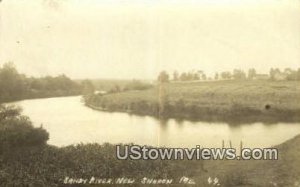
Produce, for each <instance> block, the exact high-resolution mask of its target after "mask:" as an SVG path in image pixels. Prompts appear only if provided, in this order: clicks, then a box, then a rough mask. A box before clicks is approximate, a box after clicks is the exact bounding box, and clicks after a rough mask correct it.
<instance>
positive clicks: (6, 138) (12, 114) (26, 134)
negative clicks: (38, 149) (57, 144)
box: [0, 105, 49, 152]
mask: <svg viewBox="0 0 300 187" xmlns="http://www.w3.org/2000/svg"><path fill="white" fill-rule="evenodd" d="M20 111H21V109H20V108H18V107H15V106H3V105H2V106H0V152H1V151H6V150H9V149H11V148H19V147H26V146H40V145H45V144H46V142H47V140H48V138H49V134H48V132H47V131H46V130H44V129H43V128H41V127H40V128H34V127H33V126H32V123H31V121H30V120H29V118H28V117H26V116H22V115H20Z"/></svg>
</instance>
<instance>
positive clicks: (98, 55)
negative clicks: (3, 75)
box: [0, 0, 300, 79]
mask: <svg viewBox="0 0 300 187" xmlns="http://www.w3.org/2000/svg"><path fill="white" fill-rule="evenodd" d="M9 61H11V62H14V64H15V65H16V67H17V69H18V70H19V72H21V73H25V74H27V75H28V76H45V75H52V76H55V75H58V74H62V73H64V74H66V75H67V76H69V77H71V78H73V79H84V78H91V79H95V78H107V79H110V78H113V79H154V78H156V76H157V75H158V73H159V72H160V71H162V70H166V71H168V72H170V73H171V72H173V71H174V70H177V71H179V72H183V71H191V70H203V71H204V72H206V73H207V74H208V75H213V74H214V72H220V71H228V70H233V69H235V68H237V69H243V70H247V69H249V68H255V69H256V70H257V71H258V73H267V72H269V69H270V68H271V67H278V68H282V69H283V68H287V67H289V68H299V67H300V0H213V1H212V0H198V1H196V0H84V1H82V0H2V2H1V3H0V65H2V64H3V63H5V62H9Z"/></svg>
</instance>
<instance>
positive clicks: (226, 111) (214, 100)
mask: <svg viewBox="0 0 300 187" xmlns="http://www.w3.org/2000/svg"><path fill="white" fill-rule="evenodd" d="M299 93H300V84H299V81H267V80H266V81H258V80H256V81H250V80H246V81H237V80H235V81H233V80H228V81H209V82H171V83H162V84H157V85H156V86H153V87H152V88H149V89H146V90H129V91H122V92H117V93H110V94H105V95H90V96H86V97H85V102H86V105H87V106H90V107H92V108H94V109H98V110H107V111H124V112H129V113H134V114H140V115H152V116H156V117H159V118H170V117H171V118H188V119H195V120H203V121H226V122H238V123H239V122H256V121H261V122H270V123H273V122H281V121H282V122H297V121H300V103H299V102H295V101H299V100H300V94H299Z"/></svg>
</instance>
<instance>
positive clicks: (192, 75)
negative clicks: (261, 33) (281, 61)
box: [158, 68, 300, 82]
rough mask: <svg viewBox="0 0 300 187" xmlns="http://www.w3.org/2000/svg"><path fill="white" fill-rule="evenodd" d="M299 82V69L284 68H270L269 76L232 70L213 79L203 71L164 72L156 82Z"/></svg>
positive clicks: (253, 70) (218, 74)
mask: <svg viewBox="0 0 300 187" xmlns="http://www.w3.org/2000/svg"><path fill="white" fill-rule="evenodd" d="M231 79H232V80H246V79H248V80H300V68H298V70H293V69H291V68H286V69H284V70H280V69H278V68H271V69H270V71H269V74H259V73H257V72H256V70H255V69H254V68H251V69H249V70H248V72H247V73H246V72H245V71H243V70H241V69H234V70H233V71H232V72H230V71H224V72H219V73H215V75H214V77H208V76H207V75H206V74H205V72H204V71H201V70H198V71H195V70H194V71H189V72H182V73H179V72H178V71H174V72H173V73H172V75H170V74H169V73H168V72H166V71H162V72H160V74H159V75H158V80H159V81H161V82H167V81H198V80H231Z"/></svg>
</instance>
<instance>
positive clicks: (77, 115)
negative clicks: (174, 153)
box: [13, 96, 300, 148]
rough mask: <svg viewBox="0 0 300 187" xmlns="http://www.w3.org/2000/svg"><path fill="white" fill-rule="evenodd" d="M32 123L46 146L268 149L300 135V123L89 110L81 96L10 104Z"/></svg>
mask: <svg viewBox="0 0 300 187" xmlns="http://www.w3.org/2000/svg"><path fill="white" fill-rule="evenodd" d="M13 104H16V105H19V106H21V107H22V108H23V112H22V114H24V115H27V116H29V117H30V119H31V120H32V122H33V124H34V126H36V127H39V126H41V125H42V126H43V128H45V129H46V130H47V131H48V132H49V134H50V139H49V141H48V143H49V144H52V145H56V146H66V145H70V144H78V143H100V144H101V143H104V142H109V143H135V144H140V145H145V144H146V145H153V146H167V147H189V148H191V147H195V146H196V145H200V146H202V147H221V146H222V141H223V140H224V142H225V146H226V147H229V142H230V141H231V144H232V146H233V147H239V145H240V142H241V141H243V146H244V147H270V146H274V145H277V144H280V143H282V142H284V141H286V140H288V139H291V138H292V137H294V136H296V135H298V134H300V124H299V123H298V124H289V123H278V124H263V123H253V124H243V125H238V126H236V125H235V126H232V125H229V124H226V123H208V122H192V121H189V120H184V121H177V120H175V119H170V120H168V121H160V120H158V119H156V118H154V117H150V116H137V115H130V114H127V113H119V112H113V113H112V112H102V111H96V110H93V109H90V108H88V107H86V106H84V104H83V103H82V102H81V97H80V96H76V97H59V98H46V99H31V100H23V101H18V102H14V103H13Z"/></svg>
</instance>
